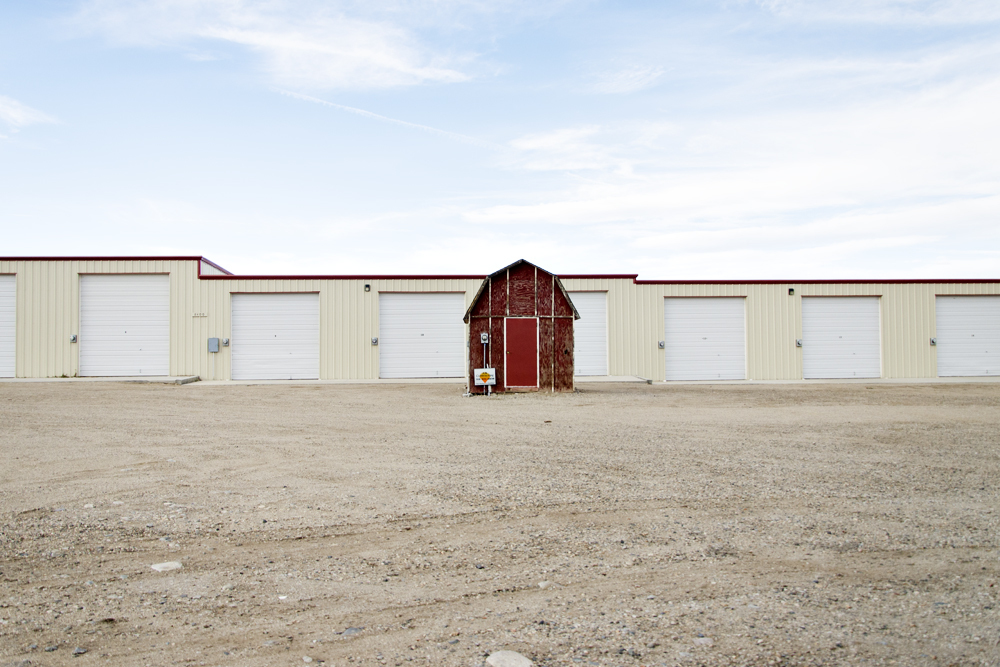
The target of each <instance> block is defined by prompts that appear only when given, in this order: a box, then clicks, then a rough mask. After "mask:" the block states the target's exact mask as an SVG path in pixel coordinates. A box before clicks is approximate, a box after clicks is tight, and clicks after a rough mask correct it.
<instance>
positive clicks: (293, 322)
mask: <svg viewBox="0 0 1000 667" xmlns="http://www.w3.org/2000/svg"><path fill="white" fill-rule="evenodd" d="M232 312H233V327H232V328H233V333H232V344H231V345H232V365H233V369H232V378H233V379H234V380H315V379H318V378H319V295H318V294H281V293H277V294H233V295H232Z"/></svg>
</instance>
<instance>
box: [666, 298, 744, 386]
mask: <svg viewBox="0 0 1000 667" xmlns="http://www.w3.org/2000/svg"><path fill="white" fill-rule="evenodd" d="M664 343H665V350H664V352H665V353H666V354H665V356H666V379H667V380H743V379H746V309H745V305H744V300H743V298H742V297H736V298H729V297H724V298H683V299H682V298H667V299H664Z"/></svg>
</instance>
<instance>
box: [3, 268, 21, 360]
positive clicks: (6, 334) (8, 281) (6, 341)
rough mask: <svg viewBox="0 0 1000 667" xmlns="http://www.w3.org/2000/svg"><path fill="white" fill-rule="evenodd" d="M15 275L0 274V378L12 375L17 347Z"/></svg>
mask: <svg viewBox="0 0 1000 667" xmlns="http://www.w3.org/2000/svg"><path fill="white" fill-rule="evenodd" d="M16 316H17V291H16V277H15V276H0V378H12V377H14V371H15V364H16V361H15V360H16V354H17V348H16V344H15V339H16V335H17V322H16V321H15V320H16Z"/></svg>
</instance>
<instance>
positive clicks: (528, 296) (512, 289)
mask: <svg viewBox="0 0 1000 667" xmlns="http://www.w3.org/2000/svg"><path fill="white" fill-rule="evenodd" d="M509 317H531V318H537V319H538V387H537V389H538V391H573V389H574V386H573V371H574V366H573V320H574V319H576V318H578V317H579V315H578V314H577V313H576V309H575V308H574V307H573V304H572V302H571V301H570V299H569V296H568V295H567V294H566V290H564V289H563V287H562V283H560V282H559V279H558V278H557V277H556V276H554V275H553V274H551V273H549V272H548V271H545V270H544V269H541V268H539V267H537V266H535V265H534V264H532V263H530V262H526V261H524V260H520V261H518V262H514V263H513V264H511V265H510V266H508V267H506V268H504V269H501V270H500V271H497V272H496V273H494V274H492V275H490V276H487V278H486V279H485V280H484V281H483V286H482V288H481V289H480V290H479V294H478V295H477V296H476V300H475V301H474V302H473V303H472V305H471V306H470V307H469V311H468V314H467V315H466V321H467V322H468V323H469V336H470V338H469V370H468V377H469V390H470V391H471V392H473V393H479V394H482V393H485V389H486V388H485V387H477V386H476V385H475V378H474V377H473V371H474V370H475V369H476V368H482V367H483V366H484V364H483V345H482V343H481V342H480V334H482V333H483V332H484V331H488V332H489V334H490V343H489V346H488V349H487V354H486V357H487V361H488V364H487V365H489V366H491V367H492V368H495V369H496V378H497V384H496V386H495V387H493V391H496V392H504V391H507V390H508V387H507V377H506V359H505V357H506V354H505V351H506V341H505V340H504V331H505V327H504V321H505V319H506V318H509ZM517 391H525V389H524V388H523V387H517Z"/></svg>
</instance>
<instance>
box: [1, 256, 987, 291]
mask: <svg viewBox="0 0 1000 667" xmlns="http://www.w3.org/2000/svg"><path fill="white" fill-rule="evenodd" d="M0 261H2V262H72V261H76V262H91V261H94V262H123V261H145V262H154V261H191V262H205V263H207V264H210V265H211V266H214V267H215V268H217V269H218V270H220V271H225V272H226V274H227V275H224V276H203V275H200V273H201V267H200V265H199V268H198V273H199V276H198V277H199V278H201V279H202V280H483V279H485V278H486V276H485V275H478V274H429V275H422V274H400V275H392V274H367V275H366V274H339V275H337V274H329V275H327V274H324V275H262V274H255V275H243V276H241V275H235V274H233V273H231V272H229V271H226V269H224V268H222V267H221V266H219V265H218V264H216V263H215V262H213V261H211V260H209V259H206V258H204V257H201V256H192V255H178V256H149V255H133V256H119V255H115V256H83V257H66V256H53V257H35V256H32V257H0ZM556 275H558V277H559V279H560V280H631V281H632V282H633V283H635V284H636V285H788V286H789V287H794V286H796V285H873V284H881V285H889V284H892V285H899V284H924V285H926V284H933V283H940V284H945V285H947V284H962V283H969V284H982V283H997V282H1000V278H873V279H867V280H857V279H848V280H829V279H826V280H639V274H637V273H567V274H562V275H559V274H556Z"/></svg>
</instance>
